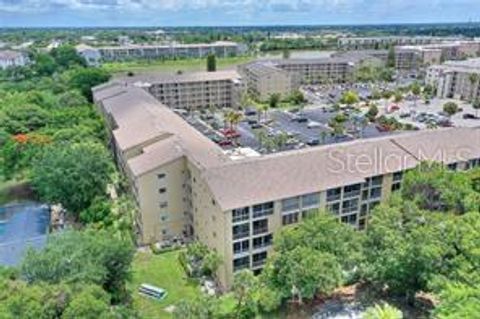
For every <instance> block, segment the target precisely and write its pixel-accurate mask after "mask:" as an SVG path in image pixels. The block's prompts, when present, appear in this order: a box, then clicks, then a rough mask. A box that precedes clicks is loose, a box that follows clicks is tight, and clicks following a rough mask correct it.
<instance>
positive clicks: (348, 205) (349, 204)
mask: <svg viewBox="0 0 480 319" xmlns="http://www.w3.org/2000/svg"><path fill="white" fill-rule="evenodd" d="M356 211H358V199H357V198H354V199H350V200H346V201H344V202H343V205H342V214H349V213H353V212H356Z"/></svg>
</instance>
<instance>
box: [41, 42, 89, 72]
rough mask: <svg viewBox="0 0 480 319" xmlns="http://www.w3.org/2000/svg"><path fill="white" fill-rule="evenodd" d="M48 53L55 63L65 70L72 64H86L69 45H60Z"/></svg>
mask: <svg viewBox="0 0 480 319" xmlns="http://www.w3.org/2000/svg"><path fill="white" fill-rule="evenodd" d="M50 55H51V56H52V57H53V58H54V60H55V62H56V64H57V65H58V66H60V67H61V68H63V69H65V70H66V69H69V68H71V67H73V66H87V63H86V61H85V59H83V58H82V57H81V56H79V55H78V54H77V51H76V50H75V48H74V47H73V46H71V45H61V46H59V47H58V48H54V49H52V51H51V52H50Z"/></svg>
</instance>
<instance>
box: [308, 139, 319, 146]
mask: <svg viewBox="0 0 480 319" xmlns="http://www.w3.org/2000/svg"><path fill="white" fill-rule="evenodd" d="M307 145H309V146H316V145H320V140H319V139H317V138H312V139H310V140H309V141H308V142H307Z"/></svg>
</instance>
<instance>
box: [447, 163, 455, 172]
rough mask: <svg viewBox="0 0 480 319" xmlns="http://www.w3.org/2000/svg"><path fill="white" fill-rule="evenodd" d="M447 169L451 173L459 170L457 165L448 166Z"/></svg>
mask: <svg viewBox="0 0 480 319" xmlns="http://www.w3.org/2000/svg"><path fill="white" fill-rule="evenodd" d="M447 168H448V169H449V170H451V171H456V170H457V163H451V164H448V165H447Z"/></svg>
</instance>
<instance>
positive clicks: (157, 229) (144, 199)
mask: <svg viewBox="0 0 480 319" xmlns="http://www.w3.org/2000/svg"><path fill="white" fill-rule="evenodd" d="M186 179H187V174H186V160H185V159H184V158H181V159H178V160H176V161H173V162H171V163H168V164H166V165H163V166H162V167H160V168H157V169H155V170H154V171H151V172H149V173H147V174H145V175H142V176H140V177H137V178H136V179H135V180H133V185H132V186H133V187H132V188H133V193H134V197H135V199H136V201H137V204H138V207H139V216H138V217H137V224H138V227H139V232H140V235H141V236H140V238H141V240H140V241H141V243H142V244H148V243H152V242H157V241H165V240H172V239H175V238H183V237H185V236H186V235H187V227H186V225H187V224H188V219H187V215H186V214H185V212H186V211H187V205H186V203H185V201H184V193H185V191H184V187H185V186H184V185H185V180H186Z"/></svg>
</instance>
